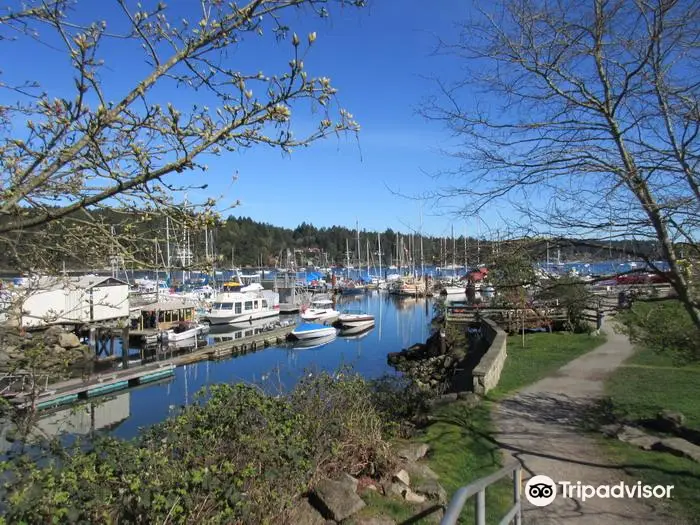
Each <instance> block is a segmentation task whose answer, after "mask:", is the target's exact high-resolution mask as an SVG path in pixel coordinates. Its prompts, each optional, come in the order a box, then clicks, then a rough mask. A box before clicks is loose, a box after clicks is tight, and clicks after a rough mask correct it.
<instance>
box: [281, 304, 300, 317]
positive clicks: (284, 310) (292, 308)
mask: <svg viewBox="0 0 700 525" xmlns="http://www.w3.org/2000/svg"><path fill="white" fill-rule="evenodd" d="M298 312H299V305H298V304H294V303H280V314H282V315H285V314H296V313H298Z"/></svg>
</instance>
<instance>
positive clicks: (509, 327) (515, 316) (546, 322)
mask: <svg viewBox="0 0 700 525" xmlns="http://www.w3.org/2000/svg"><path fill="white" fill-rule="evenodd" d="M483 318H489V319H492V320H493V321H495V322H497V323H498V324H499V325H500V326H502V327H503V328H504V329H505V330H506V331H508V332H516V331H518V330H519V329H521V328H522V327H523V326H524V327H525V328H541V327H551V326H552V324H553V323H555V322H561V321H566V320H567V318H568V316H567V312H566V308H564V307H561V306H534V307H525V308H492V307H489V306H474V305H466V304H453V305H448V306H446V308H445V322H446V323H447V324H468V323H474V322H478V321H480V320H481V319H483Z"/></svg>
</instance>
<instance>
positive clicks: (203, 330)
mask: <svg viewBox="0 0 700 525" xmlns="http://www.w3.org/2000/svg"><path fill="white" fill-rule="evenodd" d="M207 333H209V327H208V326H206V325H203V324H194V323H188V324H187V325H183V326H176V327H175V328H171V329H170V330H167V331H165V332H164V334H165V335H166V336H167V339H168V341H169V342H177V341H185V340H187V339H192V338H194V337H197V336H198V335H200V334H207Z"/></svg>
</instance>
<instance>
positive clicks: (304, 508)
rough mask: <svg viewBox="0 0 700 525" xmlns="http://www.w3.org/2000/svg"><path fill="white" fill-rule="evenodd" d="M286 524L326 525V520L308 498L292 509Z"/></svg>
mask: <svg viewBox="0 0 700 525" xmlns="http://www.w3.org/2000/svg"><path fill="white" fill-rule="evenodd" d="M285 523H286V524H287V525H297V524H299V523H303V524H304V525H324V524H325V523H326V519H325V518H324V517H323V516H321V513H320V512H319V511H317V510H316V509H315V508H314V507H313V505H311V503H309V501H308V500H307V499H306V498H303V499H302V500H300V501H299V503H297V504H296V505H295V506H294V507H293V508H292V510H291V511H290V513H289V516H288V518H287V520H286V521H285Z"/></svg>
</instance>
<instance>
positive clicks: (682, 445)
mask: <svg viewBox="0 0 700 525" xmlns="http://www.w3.org/2000/svg"><path fill="white" fill-rule="evenodd" d="M654 450H660V451H663V452H670V453H671V454H673V455H675V456H680V457H684V458H688V459H691V460H693V461H695V462H696V463H700V446H698V445H694V444H693V443H691V442H690V441H686V440H685V439H681V438H664V439H661V440H659V441H658V442H657V443H656V444H655V446H654Z"/></svg>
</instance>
